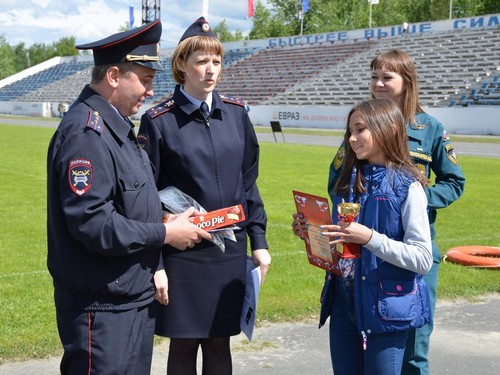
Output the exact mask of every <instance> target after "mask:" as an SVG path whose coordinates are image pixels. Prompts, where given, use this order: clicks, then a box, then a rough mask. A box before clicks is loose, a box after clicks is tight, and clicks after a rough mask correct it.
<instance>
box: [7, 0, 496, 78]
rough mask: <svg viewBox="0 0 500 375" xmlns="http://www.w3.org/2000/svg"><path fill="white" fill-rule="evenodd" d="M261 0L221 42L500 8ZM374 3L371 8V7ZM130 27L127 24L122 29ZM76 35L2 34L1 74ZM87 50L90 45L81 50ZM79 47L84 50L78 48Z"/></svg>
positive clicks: (71, 44) (473, 3) (471, 3)
mask: <svg viewBox="0 0 500 375" xmlns="http://www.w3.org/2000/svg"><path fill="white" fill-rule="evenodd" d="M267 4H268V5H267V6H265V5H264V4H263V3H262V2H261V1H260V0H259V1H257V2H256V4H255V11H254V17H253V26H252V29H251V31H250V33H249V35H248V36H245V35H244V34H243V32H242V31H241V30H239V29H236V30H235V31H231V30H230V29H229V28H228V26H227V24H226V20H222V22H220V23H219V24H218V25H216V26H215V27H214V32H215V33H216V34H217V35H218V36H219V39H220V40H221V41H222V42H232V41H240V40H244V39H245V38H248V39H264V38H275V37H281V36H289V35H300V34H317V33H324V32H336V31H346V30H355V29H363V28H368V27H369V25H370V24H371V27H373V28H377V27H383V26H389V25H398V24H402V23H403V22H408V23H417V22H430V21H436V20H440V19H448V18H450V16H451V18H462V17H473V16H478V15H484V14H494V13H500V1H498V0H379V3H378V4H373V5H371V7H370V2H369V1H368V0H309V9H308V10H307V12H302V0H268V1H267ZM370 8H371V11H370ZM124 30H128V25H124V26H123V27H120V30H118V31H124ZM75 44H76V40H75V38H74V37H64V38H61V39H60V40H58V41H57V42H54V43H50V44H44V43H39V44H34V45H32V46H30V47H28V48H27V47H26V46H25V44H24V43H19V44H17V45H15V46H11V45H9V44H8V42H7V40H6V39H5V37H4V36H3V35H0V66H1V67H2V69H1V70H0V79H3V78H5V77H8V76H10V75H12V74H14V73H17V72H19V71H21V70H24V69H26V68H29V67H30V66H33V65H36V64H39V63H41V62H43V61H46V60H48V59H50V58H52V57H55V56H74V55H78V54H79V51H77V50H76V49H75ZM83 52H84V53H89V52H88V51H83ZM80 53H81V52H80Z"/></svg>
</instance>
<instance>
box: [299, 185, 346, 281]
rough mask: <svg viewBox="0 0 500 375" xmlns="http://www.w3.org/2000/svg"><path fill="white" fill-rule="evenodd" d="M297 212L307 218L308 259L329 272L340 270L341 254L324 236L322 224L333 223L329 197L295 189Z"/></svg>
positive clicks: (305, 237)
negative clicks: (339, 260) (339, 258)
mask: <svg viewBox="0 0 500 375" xmlns="http://www.w3.org/2000/svg"><path fill="white" fill-rule="evenodd" d="M292 192H293V199H294V201H295V207H296V208H297V213H300V214H302V216H303V217H304V219H306V221H307V224H308V228H307V232H306V235H305V236H304V242H305V244H306V253H307V260H308V261H309V263H310V264H312V265H313V266H316V267H319V268H323V269H324V270H326V271H329V272H335V273H337V272H338V257H339V254H338V252H337V251H335V249H334V248H333V249H331V247H330V243H329V242H330V239H329V237H327V236H322V235H321V232H323V231H324V230H321V229H320V226H321V225H329V224H332V215H331V213H330V204H329V202H328V199H327V198H324V197H320V196H317V195H313V194H308V193H303V192H300V191H295V190H293V191H292Z"/></svg>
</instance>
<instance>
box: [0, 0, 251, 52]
mask: <svg viewBox="0 0 500 375" xmlns="http://www.w3.org/2000/svg"><path fill="white" fill-rule="evenodd" d="M158 1H159V0H157V2H158ZM203 2H204V1H203V0H161V1H160V13H161V21H162V26H163V33H162V38H161V47H162V48H172V47H175V46H176V45H177V42H178V41H179V39H180V37H181V36H182V34H183V33H184V31H185V30H186V29H187V28H188V27H189V25H191V24H192V23H193V22H194V21H195V20H196V19H197V18H198V17H200V16H202V15H203ZM255 2H256V1H255ZM205 3H208V21H209V22H210V24H211V25H212V27H214V26H217V25H218V24H219V23H220V22H221V21H222V20H224V19H225V20H226V25H227V26H228V28H229V30H231V31H232V32H234V31H235V30H236V29H239V30H241V31H242V32H243V34H244V35H247V34H248V33H249V32H250V30H251V28H252V19H251V18H250V19H248V18H247V9H248V8H247V4H248V0H205ZM129 6H133V7H134V19H135V21H134V26H140V25H141V24H142V0H29V1H27V0H0V35H1V36H3V37H4V38H5V39H6V41H7V43H8V44H9V45H11V46H15V45H17V44H19V43H24V44H25V47H30V46H31V45H32V44H35V43H44V44H50V43H53V42H56V41H58V40H59V39H61V38H64V37H72V36H73V37H75V39H76V44H83V43H89V42H93V41H97V40H99V39H102V38H105V37H107V36H109V35H111V34H114V33H117V32H119V29H120V27H123V26H125V24H126V22H128V21H129Z"/></svg>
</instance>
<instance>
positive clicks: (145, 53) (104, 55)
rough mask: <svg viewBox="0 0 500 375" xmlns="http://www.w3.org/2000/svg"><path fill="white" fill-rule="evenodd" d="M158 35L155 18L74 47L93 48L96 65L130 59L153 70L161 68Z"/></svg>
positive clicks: (158, 28)
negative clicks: (139, 25)
mask: <svg viewBox="0 0 500 375" xmlns="http://www.w3.org/2000/svg"><path fill="white" fill-rule="evenodd" d="M160 37H161V21H160V20H156V21H153V22H149V23H146V24H144V25H142V26H141V27H138V28H136V29H132V30H129V31H124V32H121V33H117V34H113V35H111V36H108V37H107V38H104V39H101V40H98V41H97V42H93V43H87V44H80V45H78V46H76V48H77V49H91V50H93V53H94V64H95V65H96V66H97V65H107V64H118V63H121V62H127V61H132V62H134V63H137V64H139V65H143V66H146V67H148V68H151V69H154V70H163V68H162V66H161V65H160V63H159V61H160V45H159V44H158V42H159V41H160Z"/></svg>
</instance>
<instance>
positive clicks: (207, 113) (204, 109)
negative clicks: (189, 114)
mask: <svg viewBox="0 0 500 375" xmlns="http://www.w3.org/2000/svg"><path fill="white" fill-rule="evenodd" d="M200 111H201V114H202V115H203V118H204V119H205V122H206V123H207V124H208V119H209V118H210V111H209V110H208V104H207V103H205V102H202V103H201V105H200Z"/></svg>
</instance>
